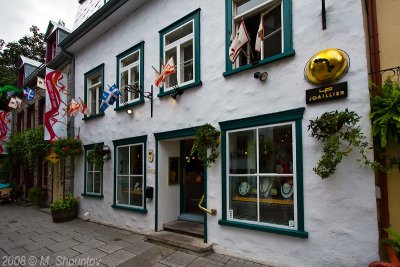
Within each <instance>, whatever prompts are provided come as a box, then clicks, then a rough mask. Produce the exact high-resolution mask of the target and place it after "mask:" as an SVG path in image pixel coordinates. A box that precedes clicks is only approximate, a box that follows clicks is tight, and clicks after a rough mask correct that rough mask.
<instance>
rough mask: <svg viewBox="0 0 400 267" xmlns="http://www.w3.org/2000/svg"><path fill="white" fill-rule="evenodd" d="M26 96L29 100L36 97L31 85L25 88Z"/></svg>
mask: <svg viewBox="0 0 400 267" xmlns="http://www.w3.org/2000/svg"><path fill="white" fill-rule="evenodd" d="M24 97H25V98H26V99H28V100H32V99H33V98H35V91H33V90H32V89H31V88H29V87H26V89H25V90H24Z"/></svg>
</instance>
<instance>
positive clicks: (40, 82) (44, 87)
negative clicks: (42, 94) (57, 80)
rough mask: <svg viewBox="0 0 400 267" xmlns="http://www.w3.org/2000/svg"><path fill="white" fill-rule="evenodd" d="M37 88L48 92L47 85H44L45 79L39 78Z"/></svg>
mask: <svg viewBox="0 0 400 267" xmlns="http://www.w3.org/2000/svg"><path fill="white" fill-rule="evenodd" d="M36 86H37V87H39V88H41V89H45V90H46V84H45V83H44V79H43V78H40V77H37V82H36Z"/></svg>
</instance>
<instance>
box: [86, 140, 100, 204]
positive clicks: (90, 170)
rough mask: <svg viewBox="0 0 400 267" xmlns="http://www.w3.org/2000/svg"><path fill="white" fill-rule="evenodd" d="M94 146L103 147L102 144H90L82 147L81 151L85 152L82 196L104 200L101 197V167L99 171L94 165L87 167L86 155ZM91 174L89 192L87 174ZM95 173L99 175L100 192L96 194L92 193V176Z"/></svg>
mask: <svg viewBox="0 0 400 267" xmlns="http://www.w3.org/2000/svg"><path fill="white" fill-rule="evenodd" d="M95 145H104V143H97V144H90V145H84V146H83V149H84V151H85V168H84V172H85V173H84V179H83V180H84V182H83V193H82V196H84V197H95V198H104V195H103V166H102V167H101V170H100V169H99V170H98V169H97V166H95V164H92V166H89V164H88V159H87V158H88V153H89V152H90V151H91V150H93V149H94V146H95ZM90 173H91V174H92V177H93V181H92V188H93V189H92V191H90V190H89V188H88V182H89V177H90V175H89V174H90ZM95 173H100V192H98V193H96V192H94V191H95V190H94V184H95V182H94V176H93V175H94V174H95Z"/></svg>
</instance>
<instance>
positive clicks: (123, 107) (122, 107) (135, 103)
mask: <svg viewBox="0 0 400 267" xmlns="http://www.w3.org/2000/svg"><path fill="white" fill-rule="evenodd" d="M143 103H144V100H143V99H140V100H138V101H135V102H132V103H128V104H126V105H123V106H117V107H116V108H114V110H115V111H122V110H125V109H127V108H130V107H134V106H137V105H140V104H143Z"/></svg>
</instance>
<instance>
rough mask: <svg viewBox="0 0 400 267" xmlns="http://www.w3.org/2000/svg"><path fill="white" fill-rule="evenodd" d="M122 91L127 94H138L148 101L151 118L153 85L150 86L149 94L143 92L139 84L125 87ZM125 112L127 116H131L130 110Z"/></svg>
mask: <svg viewBox="0 0 400 267" xmlns="http://www.w3.org/2000/svg"><path fill="white" fill-rule="evenodd" d="M124 89H125V90H126V91H128V92H131V93H138V94H139V95H142V96H143V97H145V98H147V99H150V104H151V117H152V118H153V85H152V86H151V91H150V92H143V87H142V86H141V85H140V84H139V82H135V83H133V84H128V85H125V87H124ZM126 112H127V113H128V115H131V114H133V111H132V110H131V109H128V110H127V111H126Z"/></svg>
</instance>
